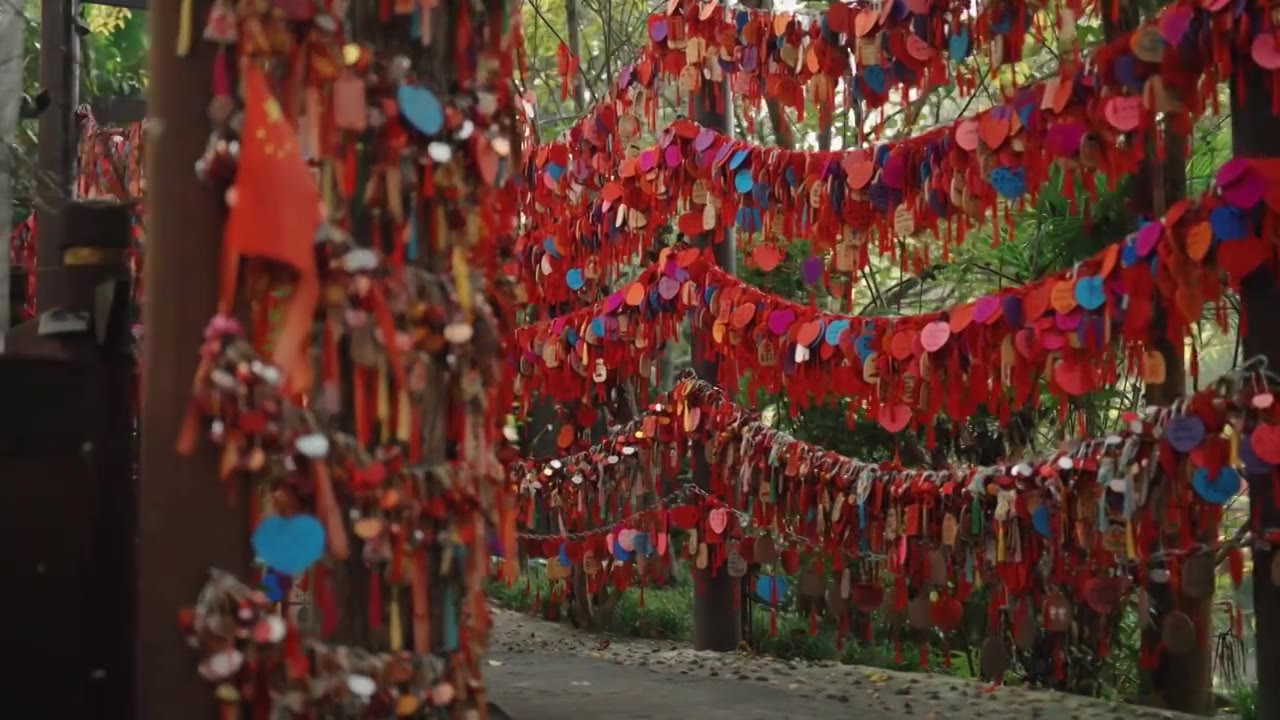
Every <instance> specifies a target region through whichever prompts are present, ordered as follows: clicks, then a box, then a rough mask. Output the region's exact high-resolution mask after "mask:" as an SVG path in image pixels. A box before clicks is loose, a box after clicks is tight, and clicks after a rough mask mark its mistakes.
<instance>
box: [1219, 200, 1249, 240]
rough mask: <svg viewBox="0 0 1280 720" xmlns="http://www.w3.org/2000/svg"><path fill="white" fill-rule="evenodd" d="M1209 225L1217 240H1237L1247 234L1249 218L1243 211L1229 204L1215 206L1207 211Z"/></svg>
mask: <svg viewBox="0 0 1280 720" xmlns="http://www.w3.org/2000/svg"><path fill="white" fill-rule="evenodd" d="M1209 225H1210V226H1211V227H1212V228H1213V236H1214V237H1215V238H1217V239H1218V240H1222V241H1231V240H1239V239H1241V238H1244V237H1246V236H1248V234H1249V219H1248V217H1247V216H1246V215H1245V214H1244V212H1243V211H1241V210H1237V209H1236V208H1233V207H1231V206H1229V205H1222V206H1220V207H1216V208H1214V209H1213V211H1212V212H1210V213H1209Z"/></svg>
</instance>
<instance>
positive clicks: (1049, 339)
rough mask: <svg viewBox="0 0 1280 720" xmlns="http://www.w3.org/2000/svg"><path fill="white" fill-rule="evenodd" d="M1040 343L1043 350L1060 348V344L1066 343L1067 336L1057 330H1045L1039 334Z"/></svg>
mask: <svg viewBox="0 0 1280 720" xmlns="http://www.w3.org/2000/svg"><path fill="white" fill-rule="evenodd" d="M1040 344H1041V345H1043V346H1044V349H1045V350H1049V351H1053V350H1061V349H1062V346H1064V345H1066V344H1067V338H1066V337H1065V336H1063V334H1062V333H1060V332H1058V331H1057V330H1046V331H1044V334H1042V335H1041V336H1040Z"/></svg>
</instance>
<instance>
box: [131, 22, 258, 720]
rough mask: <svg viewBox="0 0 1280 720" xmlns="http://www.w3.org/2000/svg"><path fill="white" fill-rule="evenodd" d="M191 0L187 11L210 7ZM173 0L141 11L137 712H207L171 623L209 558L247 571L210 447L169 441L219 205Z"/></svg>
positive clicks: (181, 411)
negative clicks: (145, 17) (190, 450)
mask: <svg viewBox="0 0 1280 720" xmlns="http://www.w3.org/2000/svg"><path fill="white" fill-rule="evenodd" d="M209 5H210V1H209V0H196V2H195V7H194V13H193V15H192V16H193V17H196V18H203V17H206V16H207V15H208V12H209ZM181 6H182V3H178V2H163V3H156V4H155V7H154V8H153V9H152V10H151V53H152V61H151V102H150V110H151V121H152V124H153V126H154V130H153V133H152V135H151V137H150V138H149V142H150V143H151V145H150V146H149V148H148V152H147V162H148V166H147V177H148V178H149V182H148V183H147V185H148V197H147V208H148V231H149V232H148V235H149V240H148V244H147V262H146V287H147V291H146V300H145V307H144V309H143V319H144V323H145V328H146V330H145V333H146V334H145V351H144V353H143V361H142V362H143V373H144V377H143V390H142V392H143V403H142V477H141V480H140V488H139V493H138V499H137V502H138V574H137V593H138V607H137V613H138V614H137V618H138V622H137V633H136V640H135V650H136V653H137V658H138V668H137V683H136V690H135V693H136V697H137V713H136V715H135V717H136V718H137V719H138V720H170V719H171V718H173V717H175V715H181V716H182V717H183V718H189V719H190V720H201V719H203V718H209V719H210V720H212V719H213V718H215V717H217V716H218V703H216V702H213V701H212V692H213V690H212V688H211V687H209V686H208V685H207V683H205V681H203V680H202V679H201V678H200V676H199V675H198V674H197V673H196V671H195V665H196V662H197V657H196V654H195V653H193V652H192V651H191V649H190V648H189V647H187V645H186V643H185V642H184V640H183V636H182V633H181V631H180V630H179V629H178V624H177V622H178V611H179V609H180V608H183V607H185V606H189V605H190V604H191V602H192V601H193V600H194V598H195V597H196V594H197V593H198V592H199V591H200V588H201V587H202V585H203V584H204V581H205V579H206V578H207V576H208V571H209V569H210V568H211V567H220V568H223V569H225V570H228V571H231V572H235V573H237V574H240V575H241V576H242V577H244V576H247V570H248V561H249V559H250V552H249V528H248V514H247V512H246V511H245V508H244V506H243V505H241V506H239V507H235V508H233V507H230V506H229V505H228V502H227V497H226V495H225V493H224V492H223V490H222V486H221V484H220V483H219V482H218V477H217V467H218V463H217V460H216V458H215V453H214V452H213V448H212V445H210V444H208V443H204V444H203V445H202V446H201V448H200V450H199V451H198V452H197V453H195V454H194V455H192V456H191V457H182V456H180V455H179V454H178V453H177V452H176V451H175V449H174V443H175V441H176V440H177V434H178V428H179V427H180V426H181V425H182V420H183V417H184V415H185V413H186V411H187V402H188V399H189V398H190V397H191V378H192V377H194V374H195V368H196V360H197V353H198V351H199V347H200V341H201V336H202V333H203V331H204V326H205V323H206V322H208V320H209V318H210V317H211V316H212V315H213V313H214V305H215V302H216V299H217V294H218V268H219V267H220V265H219V245H220V239H221V231H222V217H221V211H220V204H219V201H218V200H219V199H218V197H217V194H216V192H215V191H214V190H212V189H211V188H209V187H207V186H206V185H204V184H203V183H201V182H200V181H199V180H198V179H197V178H196V175H195V171H194V166H195V162H196V160H197V159H198V158H199V157H200V155H201V154H202V153H203V151H204V147H205V142H206V140H207V139H208V133H209V121H208V118H207V109H208V105H209V101H210V99H211V96H212V83H211V81H210V78H211V77H212V67H213V63H212V61H213V55H214V47H213V45H211V44H210V43H194V44H193V47H192V52H191V56H190V57H187V58H178V57H176V56H175V54H174V48H175V44H176V42H175V40H176V38H177V37H178V31H179V27H180V23H181V19H180V10H181Z"/></svg>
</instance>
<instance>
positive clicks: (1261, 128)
mask: <svg viewBox="0 0 1280 720" xmlns="http://www.w3.org/2000/svg"><path fill="white" fill-rule="evenodd" d="M1236 62H1238V63H1239V64H1240V68H1241V69H1240V73H1241V75H1242V76H1243V83H1241V84H1238V85H1237V84H1235V83H1233V84H1232V86H1231V88H1232V92H1231V139H1232V144H1233V145H1234V149H1235V156H1236V157H1247V158H1262V159H1266V160H1271V161H1275V160H1277V159H1280V133H1277V132H1276V130H1275V127H1276V116H1275V115H1274V114H1273V113H1272V110H1271V99H1272V96H1273V94H1274V92H1275V86H1274V85H1273V83H1272V75H1271V73H1270V72H1269V71H1265V70H1262V69H1260V68H1259V67H1258V66H1257V64H1256V63H1254V62H1253V61H1252V59H1250V58H1244V57H1240V58H1236ZM1271 177H1272V178H1275V177H1276V174H1272V176H1271ZM1267 239H1268V240H1269V241H1274V240H1275V238H1274V237H1272V238H1267ZM1240 299H1241V304H1242V309H1241V315H1242V317H1241V332H1242V333H1243V334H1244V337H1243V346H1244V356H1245V358H1246V359H1247V358H1252V357H1254V356H1257V355H1261V356H1263V357H1265V358H1266V359H1267V361H1268V366H1269V367H1271V368H1278V367H1280V324H1277V323H1276V322H1275V320H1274V319H1269V318H1273V317H1274V314H1275V312H1276V308H1278V307H1280V287H1278V286H1277V282H1276V276H1275V268H1274V267H1271V268H1270V269H1269V270H1268V269H1264V270H1262V271H1259V272H1257V273H1254V275H1253V276H1252V277H1250V278H1249V279H1248V280H1246V281H1245V283H1244V286H1243V288H1242V291H1241V294H1240ZM1274 492H1275V485H1274V484H1273V478H1272V477H1271V476H1270V475H1266V474H1264V475H1254V476H1251V477H1249V506H1250V509H1251V511H1252V513H1253V518H1254V521H1253V532H1254V543H1253V611H1254V622H1255V625H1254V633H1255V635H1256V637H1257V643H1258V645H1257V654H1256V656H1255V657H1256V660H1257V678H1258V712H1257V716H1256V717H1258V718H1260V720H1276V718H1280V682H1277V681H1276V679H1277V678H1280V577H1277V572H1276V571H1275V568H1276V564H1277V563H1278V562H1280V561H1278V560H1276V556H1277V554H1278V553H1277V549H1276V547H1275V546H1274V545H1273V544H1270V545H1269V544H1267V543H1264V542H1263V541H1262V540H1261V535H1263V534H1265V533H1266V532H1267V531H1268V530H1275V529H1276V528H1280V505H1278V504H1280V497H1276V496H1275V494H1274Z"/></svg>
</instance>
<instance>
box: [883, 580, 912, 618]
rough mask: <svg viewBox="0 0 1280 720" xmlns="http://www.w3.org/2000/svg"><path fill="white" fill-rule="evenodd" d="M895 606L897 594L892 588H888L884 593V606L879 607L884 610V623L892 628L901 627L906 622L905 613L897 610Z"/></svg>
mask: <svg viewBox="0 0 1280 720" xmlns="http://www.w3.org/2000/svg"><path fill="white" fill-rule="evenodd" d="M897 605H898V600H897V592H896V591H895V590H894V589H893V588H889V589H888V590H886V591H885V593H884V604H883V605H882V606H881V607H882V609H883V610H884V619H885V622H887V623H889V625H890V626H892V627H901V626H902V624H903V623H904V622H906V621H907V611H906V610H905V609H903V610H898V609H897Z"/></svg>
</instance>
